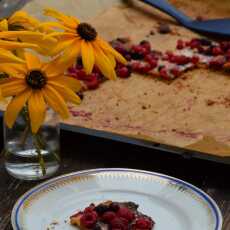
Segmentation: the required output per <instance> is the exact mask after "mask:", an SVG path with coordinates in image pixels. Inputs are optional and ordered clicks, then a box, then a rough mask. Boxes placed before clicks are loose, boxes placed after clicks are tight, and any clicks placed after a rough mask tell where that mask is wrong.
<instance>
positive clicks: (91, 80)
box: [84, 73, 100, 89]
mask: <svg viewBox="0 0 230 230" xmlns="http://www.w3.org/2000/svg"><path fill="white" fill-rule="evenodd" d="M84 82H85V84H86V86H87V88H88V89H97V88H98V87H99V85H100V82H99V80H98V74H96V73H91V74H90V75H88V79H85V81H84Z"/></svg>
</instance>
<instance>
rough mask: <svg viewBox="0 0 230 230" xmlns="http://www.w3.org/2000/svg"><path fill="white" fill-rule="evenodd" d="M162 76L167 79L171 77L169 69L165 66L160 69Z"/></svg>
mask: <svg viewBox="0 0 230 230" xmlns="http://www.w3.org/2000/svg"><path fill="white" fill-rule="evenodd" d="M160 76H161V77H162V78H163V79H166V80H169V79H170V77H169V75H168V73H167V69H166V68H165V67H163V68H161V69H160Z"/></svg>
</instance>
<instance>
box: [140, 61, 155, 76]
mask: <svg viewBox="0 0 230 230" xmlns="http://www.w3.org/2000/svg"><path fill="white" fill-rule="evenodd" d="M152 69H153V67H152V66H151V65H150V64H149V63H146V64H144V65H143V66H142V67H141V69H140V71H141V73H143V74H147V73H148V72H149V71H151V70H152Z"/></svg>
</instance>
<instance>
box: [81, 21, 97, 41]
mask: <svg viewBox="0 0 230 230" xmlns="http://www.w3.org/2000/svg"><path fill="white" fill-rule="evenodd" d="M77 33H78V34H79V36H80V37H81V38H82V39H84V40H86V41H93V40H95V38H96V37H97V31H96V30H95V29H94V28H93V27H92V26H91V25H90V24H88V23H80V24H79V25H78V27H77Z"/></svg>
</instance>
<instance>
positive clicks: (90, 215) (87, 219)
mask: <svg viewBox="0 0 230 230" xmlns="http://www.w3.org/2000/svg"><path fill="white" fill-rule="evenodd" d="M96 222H97V213H96V212H95V211H91V212H86V213H84V214H83V215H82V217H81V218H80V223H81V225H83V226H84V227H86V228H93V227H94V226H95V225H96Z"/></svg>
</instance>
